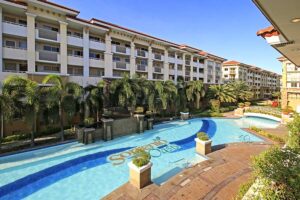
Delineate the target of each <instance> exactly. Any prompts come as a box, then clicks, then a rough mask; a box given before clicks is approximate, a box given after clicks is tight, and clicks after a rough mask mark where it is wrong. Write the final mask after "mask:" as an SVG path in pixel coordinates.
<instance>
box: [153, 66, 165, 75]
mask: <svg viewBox="0 0 300 200" xmlns="http://www.w3.org/2000/svg"><path fill="white" fill-rule="evenodd" d="M153 72H154V73H158V74H162V73H163V68H162V67H159V66H154V67H153Z"/></svg>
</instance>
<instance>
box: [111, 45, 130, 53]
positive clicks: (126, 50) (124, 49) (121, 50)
mask: <svg viewBox="0 0 300 200" xmlns="http://www.w3.org/2000/svg"><path fill="white" fill-rule="evenodd" d="M112 50H113V52H114V53H122V54H127V55H130V48H128V47H125V46H121V45H112Z"/></svg>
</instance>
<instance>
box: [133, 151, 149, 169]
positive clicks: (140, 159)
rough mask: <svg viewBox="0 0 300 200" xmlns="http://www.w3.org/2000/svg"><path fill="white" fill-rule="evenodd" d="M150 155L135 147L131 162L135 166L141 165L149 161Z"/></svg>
mask: <svg viewBox="0 0 300 200" xmlns="http://www.w3.org/2000/svg"><path fill="white" fill-rule="evenodd" d="M150 159H151V156H150V154H149V153H148V152H146V151H145V150H144V149H140V148H137V149H135V151H134V157H133V160H132V163H133V164H134V165H135V166H137V167H142V166H145V165H147V164H148V163H149V162H150Z"/></svg>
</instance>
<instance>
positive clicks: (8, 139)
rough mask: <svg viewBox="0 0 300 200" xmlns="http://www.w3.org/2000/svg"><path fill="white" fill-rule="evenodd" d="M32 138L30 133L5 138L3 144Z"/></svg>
mask: <svg viewBox="0 0 300 200" xmlns="http://www.w3.org/2000/svg"><path fill="white" fill-rule="evenodd" d="M30 136H31V135H30V133H23V134H17V135H10V136H7V137H5V138H2V140H1V143H7V142H13V141H19V140H27V139H30Z"/></svg>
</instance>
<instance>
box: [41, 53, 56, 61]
mask: <svg viewBox="0 0 300 200" xmlns="http://www.w3.org/2000/svg"><path fill="white" fill-rule="evenodd" d="M38 55H39V60H45V61H52V62H58V53H57V52H52V51H39V52H38Z"/></svg>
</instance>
